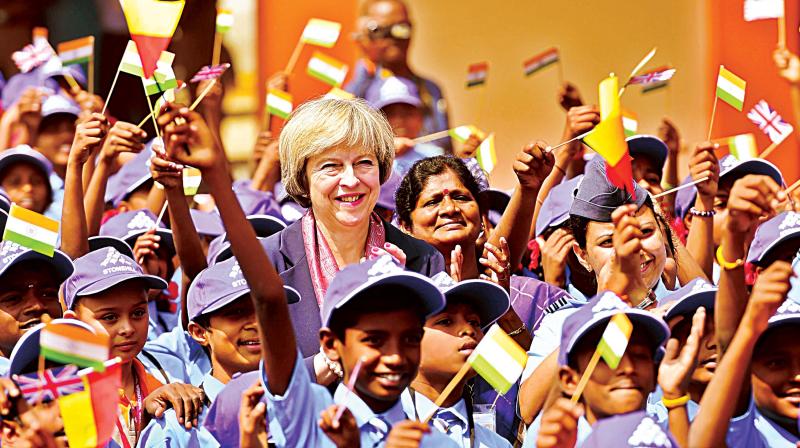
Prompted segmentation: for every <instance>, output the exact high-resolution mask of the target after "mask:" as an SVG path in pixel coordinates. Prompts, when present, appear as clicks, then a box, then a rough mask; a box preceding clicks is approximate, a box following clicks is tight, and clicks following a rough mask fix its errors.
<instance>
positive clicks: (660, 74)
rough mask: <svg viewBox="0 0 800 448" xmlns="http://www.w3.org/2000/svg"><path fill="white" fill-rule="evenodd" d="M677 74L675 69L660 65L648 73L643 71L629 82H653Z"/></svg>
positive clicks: (644, 83)
mask: <svg viewBox="0 0 800 448" xmlns="http://www.w3.org/2000/svg"><path fill="white" fill-rule="evenodd" d="M674 74H675V69H674V68H671V67H659V68H657V69H654V70H650V71H649V72H647V73H642V74H641V75H638V76H634V77H633V78H631V80H630V81H628V84H643V85H646V84H652V83H654V82H664V81H667V80H669V79H670V78H672V76H673V75H674Z"/></svg>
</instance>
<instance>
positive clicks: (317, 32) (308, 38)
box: [300, 19, 342, 48]
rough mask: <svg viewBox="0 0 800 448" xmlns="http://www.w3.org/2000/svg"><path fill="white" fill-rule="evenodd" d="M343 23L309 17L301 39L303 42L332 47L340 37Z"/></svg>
mask: <svg viewBox="0 0 800 448" xmlns="http://www.w3.org/2000/svg"><path fill="white" fill-rule="evenodd" d="M341 31H342V24H341V23H337V22H331V21H330V20H322V19H309V20H308V23H307V24H306V27H305V28H304V29H303V35H302V36H300V40H301V41H302V42H303V43H306V44H311V45H319V46H320V47H325V48H331V47H332V46H333V45H334V44H335V43H336V41H337V40H338V39H339V33H340V32H341Z"/></svg>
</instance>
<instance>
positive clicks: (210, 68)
mask: <svg viewBox="0 0 800 448" xmlns="http://www.w3.org/2000/svg"><path fill="white" fill-rule="evenodd" d="M230 67H231V64H228V63H227V62H226V63H224V64H219V65H206V66H205V67H203V68H201V69H200V70H198V71H197V73H195V75H194V76H193V77H192V79H190V80H189V82H200V81H208V80H211V79H215V78H219V77H220V76H222V74H223V73H225V70H227V69H229V68H230Z"/></svg>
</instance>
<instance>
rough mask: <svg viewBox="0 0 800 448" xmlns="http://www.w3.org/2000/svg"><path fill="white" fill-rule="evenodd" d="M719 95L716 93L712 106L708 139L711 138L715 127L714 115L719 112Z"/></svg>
mask: <svg viewBox="0 0 800 448" xmlns="http://www.w3.org/2000/svg"><path fill="white" fill-rule="evenodd" d="M718 98H719V97H718V96H717V95H716V94H714V106H713V107H712V108H711V121H710V122H709V123H708V138H706V141H709V140H711V131H712V130H713V129H714V115H716V114H717V99H718Z"/></svg>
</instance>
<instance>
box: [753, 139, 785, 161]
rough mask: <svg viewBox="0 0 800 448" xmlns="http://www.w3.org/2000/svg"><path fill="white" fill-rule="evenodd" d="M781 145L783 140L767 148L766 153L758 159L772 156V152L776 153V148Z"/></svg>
mask: <svg viewBox="0 0 800 448" xmlns="http://www.w3.org/2000/svg"><path fill="white" fill-rule="evenodd" d="M781 143H783V140H781V141H779V142H777V143H774V142H773V143H772V144H771V145H769V146H767V149H765V150H764V152H762V153H761V154H759V155H758V158H759V159H766V158H767V157H768V156H769V155H770V154H772V151H775V148H777V147H778V145H780V144H781Z"/></svg>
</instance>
